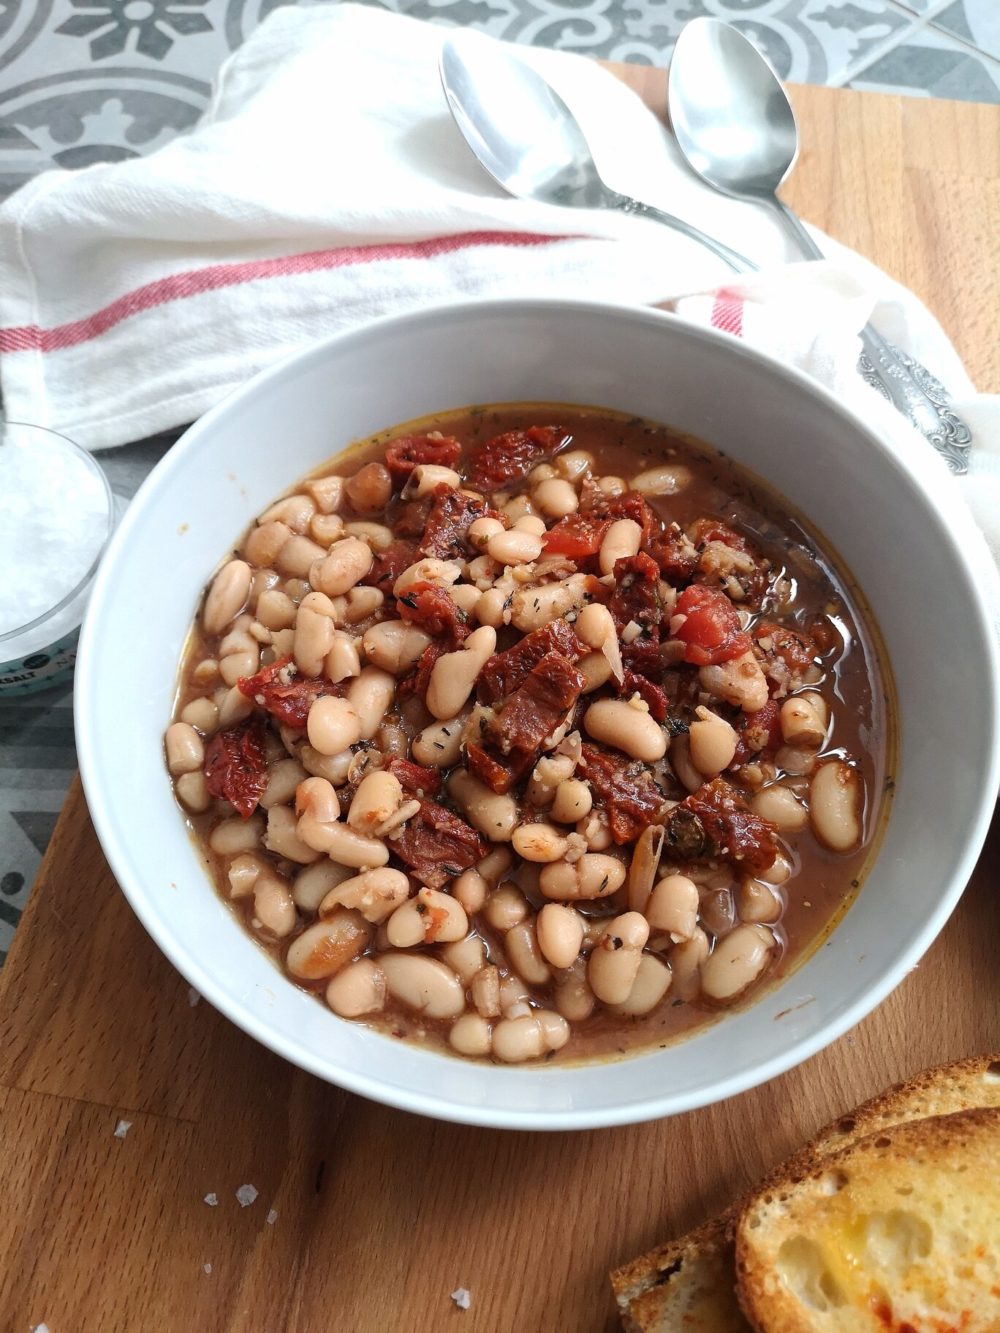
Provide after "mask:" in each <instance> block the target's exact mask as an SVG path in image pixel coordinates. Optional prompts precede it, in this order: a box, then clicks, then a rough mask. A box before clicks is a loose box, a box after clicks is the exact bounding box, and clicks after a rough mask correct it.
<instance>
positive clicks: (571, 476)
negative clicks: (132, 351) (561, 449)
mask: <svg viewBox="0 0 1000 1333" xmlns="http://www.w3.org/2000/svg"><path fill="white" fill-rule="evenodd" d="M593 466H594V455H593V454H590V453H588V452H587V451H586V449H568V450H567V451H566V453H564V454H560V455H559V457H558V458H557V459H556V472H557V473H558V474H559V476H560V477H565V478H566V480H567V481H578V480H579V479H580V478H581V477H582V476H584V475H585V474H586V473H587V472H589V471H590V469H591V468H592V467H593Z"/></svg>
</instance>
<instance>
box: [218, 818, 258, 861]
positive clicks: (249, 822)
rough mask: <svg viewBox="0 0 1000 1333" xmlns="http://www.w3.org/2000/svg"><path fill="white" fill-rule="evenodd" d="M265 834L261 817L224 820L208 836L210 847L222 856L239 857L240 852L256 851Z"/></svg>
mask: <svg viewBox="0 0 1000 1333" xmlns="http://www.w3.org/2000/svg"><path fill="white" fill-rule="evenodd" d="M263 833H264V821H263V820H262V819H261V818H260V816H259V815H252V816H251V817H250V818H249V819H240V818H236V819H224V820H223V821H222V823H221V824H216V826H215V828H214V829H212V832H211V833H210V834H209V835H208V845H209V847H211V849H212V851H213V852H218V853H219V855H220V856H237V855H239V853H240V852H253V851H256V850H257V848H258V847H259V846H260V840H261V837H262V836H263Z"/></svg>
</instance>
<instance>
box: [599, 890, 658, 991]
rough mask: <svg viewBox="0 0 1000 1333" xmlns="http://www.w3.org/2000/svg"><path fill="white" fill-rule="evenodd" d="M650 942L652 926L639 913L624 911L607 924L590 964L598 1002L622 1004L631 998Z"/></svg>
mask: <svg viewBox="0 0 1000 1333" xmlns="http://www.w3.org/2000/svg"><path fill="white" fill-rule="evenodd" d="M648 939H649V923H648V922H647V921H646V918H645V917H643V916H640V915H639V913H638V912H623V913H622V915H621V916H616V917H613V918H612V920H611V921H609V922H608V924H607V925H606V926H605V927H604V930H603V932H602V933H601V937H600V939H599V940H598V941H597V943H596V945H595V946H594V948H593V949H592V950H591V953H590V959H589V961H588V963H587V980H588V981H589V982H590V988H591V990H592V991H593V992H594V994H595V995H596V996H597V998H598V999H599V1000H603V1001H604V1003H605V1004H622V1003H624V1002H625V1001H626V1000H627V999H628V997H629V993H630V992H631V990H632V987H633V985H634V984H635V979H636V976H637V975H638V972H639V960H640V959H641V957H642V950H643V948H644V947H645V944H646V941H647V940H648Z"/></svg>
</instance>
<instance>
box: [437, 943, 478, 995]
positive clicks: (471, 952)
mask: <svg viewBox="0 0 1000 1333" xmlns="http://www.w3.org/2000/svg"><path fill="white" fill-rule="evenodd" d="M440 954H441V961H442V962H443V963H444V964H445V965H446V966H447V967H450V968H451V970H452V971H453V972H454V973H455V974H456V975H457V976H458V978H459V980H460V981H461V982H462V984H463V985H464V986H468V985H469V984H470V982H471V981H472V978H473V977H474V976H475V975H476V973H477V972H479V971H480V969H481V968H482V966H483V964H484V963H485V961H486V946H485V945H484V944H483V942H482V940H481V939H480V938H479V936H478V935H467V936H466V937H465V939H464V940H454V941H452V942H451V943H450V944H444V945H442V947H441V950H440Z"/></svg>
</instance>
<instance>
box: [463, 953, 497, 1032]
mask: <svg viewBox="0 0 1000 1333" xmlns="http://www.w3.org/2000/svg"><path fill="white" fill-rule="evenodd" d="M469 994H470V996H471V997H472V1003H473V1004H474V1005H475V1006H476V1012H477V1013H479V1014H480V1015H481V1016H482V1017H483V1018H499V1017H500V1014H501V1012H502V1007H501V1004H500V970H499V968H496V967H494V966H493V964H492V963H488V964H487V965H486V966H485V967H481V968H480V969H479V971H478V972H477V973H476V974H475V975H474V976H473V977H471V978H470V980H469Z"/></svg>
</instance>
